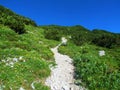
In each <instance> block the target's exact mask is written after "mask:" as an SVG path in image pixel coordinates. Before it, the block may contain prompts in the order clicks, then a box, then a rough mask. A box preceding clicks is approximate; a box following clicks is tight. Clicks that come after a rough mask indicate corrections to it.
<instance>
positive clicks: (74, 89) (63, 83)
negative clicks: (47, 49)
mask: <svg viewBox="0 0 120 90" xmlns="http://www.w3.org/2000/svg"><path fill="white" fill-rule="evenodd" d="M59 46H60V45H58V46H57V47H55V48H52V49H51V50H52V52H53V53H54V58H55V62H56V64H57V65H56V66H55V67H51V76H50V77H48V78H47V80H46V82H45V84H46V85H47V86H49V87H50V88H51V90H84V89H83V88H82V87H78V86H77V85H75V84H74V78H73V75H74V66H73V65H72V59H71V58H70V57H69V56H67V55H62V54H60V53H59V52H58V48H59Z"/></svg>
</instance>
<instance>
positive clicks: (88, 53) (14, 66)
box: [0, 6, 120, 90]
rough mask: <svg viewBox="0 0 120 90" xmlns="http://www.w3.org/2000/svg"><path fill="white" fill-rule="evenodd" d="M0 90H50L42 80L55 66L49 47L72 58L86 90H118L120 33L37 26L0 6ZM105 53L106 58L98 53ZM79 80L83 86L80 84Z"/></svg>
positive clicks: (77, 74) (119, 79) (76, 27)
mask: <svg viewBox="0 0 120 90" xmlns="http://www.w3.org/2000/svg"><path fill="white" fill-rule="evenodd" d="M0 13H1V16H0V90H3V89H4V90H11V89H12V90H18V89H19V88H20V87H22V88H24V89H26V90H31V89H32V87H31V84H32V83H33V82H34V86H35V88H36V90H49V88H48V87H47V86H45V85H44V80H45V78H46V77H48V76H49V75H50V69H49V65H50V64H55V63H54V58H53V53H52V52H51V51H50V48H51V47H55V46H56V45H57V44H58V43H59V41H60V40H61V37H66V38H67V39H68V43H67V45H66V46H61V47H60V48H59V51H60V52H61V53H64V54H67V55H69V56H70V57H72V58H73V64H74V66H75V78H76V84H78V85H83V86H85V87H86V88H88V89H89V90H119V89H120V85H119V83H120V42H119V41H120V34H115V33H111V32H108V31H105V30H98V29H94V30H93V31H90V30H88V29H86V28H84V27H83V26H80V25H76V26H70V27H68V26H57V25H49V26H39V27H38V26H37V25H36V23H35V22H34V21H32V20H31V19H29V18H26V17H23V16H20V15H18V14H16V13H14V12H12V11H11V10H9V9H7V8H4V7H3V6H0ZM101 50H104V51H105V55H104V56H99V54H98V52H99V51H101ZM80 80H82V83H81V82H80Z"/></svg>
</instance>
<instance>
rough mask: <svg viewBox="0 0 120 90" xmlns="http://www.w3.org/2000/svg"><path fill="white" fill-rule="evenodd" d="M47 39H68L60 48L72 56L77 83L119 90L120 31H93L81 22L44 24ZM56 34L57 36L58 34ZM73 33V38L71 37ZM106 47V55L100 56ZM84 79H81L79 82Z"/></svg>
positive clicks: (97, 89) (101, 89)
mask: <svg viewBox="0 0 120 90" xmlns="http://www.w3.org/2000/svg"><path fill="white" fill-rule="evenodd" d="M43 28H44V29H45V35H46V36H48V37H49V36H51V35H52V33H54V36H53V35H52V37H51V38H48V37H46V38H48V39H54V40H58V41H59V40H60V39H61V37H62V36H64V37H66V38H67V39H68V44H67V46H61V47H60V48H59V51H60V52H61V53H63V54H67V55H69V56H71V57H72V58H73V64H74V66H75V78H76V84H78V85H83V86H84V87H86V88H88V89H89V90H119V89H120V86H119V83H120V79H119V78H120V44H119V41H120V34H115V33H111V32H108V31H105V30H98V29H94V30H93V31H90V30H88V29H86V28H84V27H82V26H79V25H77V26H71V27H67V26H66V27H63V26H56V25H51V26H43ZM56 37H57V38H56ZM69 37H70V38H69ZM101 50H104V51H105V55H104V56H99V51H101ZM80 80H82V83H81V82H80Z"/></svg>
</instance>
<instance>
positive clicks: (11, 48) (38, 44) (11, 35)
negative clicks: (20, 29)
mask: <svg viewBox="0 0 120 90" xmlns="http://www.w3.org/2000/svg"><path fill="white" fill-rule="evenodd" d="M26 30H27V33H26V34H21V35H18V34H17V33H15V32H14V31H13V30H11V29H10V28H8V27H5V26H3V25H0V72H1V73H0V88H2V87H3V86H5V87H4V89H5V90H9V89H10V88H12V90H17V89H19V88H20V87H23V88H24V89H26V90H30V89H31V86H30V85H31V83H32V82H34V81H40V82H39V83H35V87H36V90H49V88H48V87H46V86H44V79H45V78H46V77H48V76H49V75H50V69H49V67H48V66H49V64H54V58H53V53H52V52H51V51H50V49H49V48H50V47H51V46H55V45H56V43H57V42H55V41H50V40H47V39H45V38H44V34H43V29H40V28H37V27H33V26H26ZM53 42H54V43H53ZM38 84H39V85H38Z"/></svg>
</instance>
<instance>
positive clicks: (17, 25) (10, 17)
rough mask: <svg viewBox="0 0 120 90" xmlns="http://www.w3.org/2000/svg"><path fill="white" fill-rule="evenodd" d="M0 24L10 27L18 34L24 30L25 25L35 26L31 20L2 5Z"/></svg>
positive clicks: (0, 7)
mask: <svg viewBox="0 0 120 90" xmlns="http://www.w3.org/2000/svg"><path fill="white" fill-rule="evenodd" d="M0 24H3V25H5V26H8V27H10V28H11V29H13V30H14V31H15V32H17V33H19V34H22V33H25V32H26V30H25V25H32V26H36V23H35V22H34V21H33V20H31V19H29V18H26V17H23V16H20V15H18V14H16V13H14V12H12V11H11V10H9V9H7V8H5V7H3V6H0Z"/></svg>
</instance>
